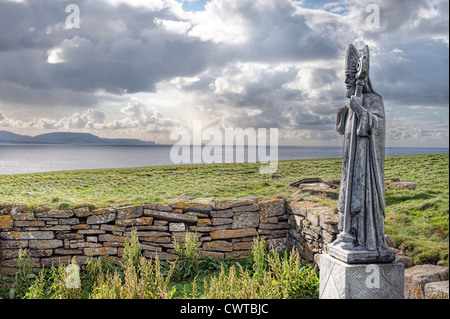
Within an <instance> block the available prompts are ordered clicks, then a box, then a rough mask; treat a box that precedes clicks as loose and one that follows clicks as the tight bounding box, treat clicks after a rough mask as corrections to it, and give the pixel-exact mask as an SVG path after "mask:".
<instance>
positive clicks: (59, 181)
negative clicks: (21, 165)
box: [0, 154, 449, 262]
mask: <svg viewBox="0 0 450 319" xmlns="http://www.w3.org/2000/svg"><path fill="white" fill-rule="evenodd" d="M259 167H260V164H254V163H243V164H210V165H181V166H161V167H146V168H131V169H107V170H86V171H66V172H52V173H39V174H24V175H0V208H1V205H3V206H8V205H11V204H14V203H15V204H27V206H28V207H29V208H30V209H31V208H35V207H38V206H47V207H48V208H61V209H66V208H74V207H81V206H90V207H91V208H94V207H105V206H111V205H128V204H143V203H152V202H164V201H166V200H168V199H171V198H178V197H189V196H195V197H217V198H226V197H239V196H248V195H267V196H282V197H284V198H286V199H287V200H289V195H291V194H292V193H293V192H294V191H295V189H293V188H291V187H289V184H290V183H292V182H295V181H297V180H299V179H301V178H304V177H321V178H322V179H324V180H326V179H330V178H338V177H340V167H341V161H340V160H339V159H314V160H291V161H281V162H279V168H278V174H281V175H283V176H284V177H283V178H281V179H272V177H271V175H261V174H259ZM448 174H449V158H448V154H437V155H415V156H405V157H391V158H386V169H385V176H386V178H394V177H397V178H400V179H401V180H402V181H410V182H415V183H417V184H418V188H417V189H416V190H414V191H411V190H396V189H391V188H389V187H388V188H387V191H386V195H387V196H386V204H387V216H386V232H387V233H388V234H391V235H392V236H393V238H394V240H395V241H396V243H399V244H404V245H405V246H406V247H407V248H408V249H410V250H411V252H413V253H414V256H415V258H416V259H415V261H416V262H427V261H429V262H432V261H436V260H439V259H442V258H445V259H447V258H448V236H447V239H443V238H442V236H441V235H439V231H438V232H437V234H434V235H433V233H436V229H437V227H439V229H440V230H442V231H443V232H445V233H447V234H448V222H449V219H448V218H449V216H448V211H449V197H448V196H449V175H448ZM325 204H329V205H333V203H332V202H329V201H328V202H326V201H325ZM439 229H437V230H439ZM446 240H447V241H446ZM421 251H422V252H421ZM445 254H447V258H446V256H445Z"/></svg>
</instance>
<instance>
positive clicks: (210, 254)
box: [201, 250, 225, 259]
mask: <svg viewBox="0 0 450 319" xmlns="http://www.w3.org/2000/svg"><path fill="white" fill-rule="evenodd" d="M201 253H202V256H203V257H211V258H215V259H223V258H224V257H225V253H221V252H217V251H208V250H202V252H201Z"/></svg>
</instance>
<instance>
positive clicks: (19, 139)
mask: <svg viewBox="0 0 450 319" xmlns="http://www.w3.org/2000/svg"><path fill="white" fill-rule="evenodd" d="M0 144H78V145H80V144H81V145H87V144H91V145H155V142H152V141H151V142H147V141H141V140H138V139H122V138H100V137H98V136H95V135H93V134H90V133H69V132H57V133H47V134H41V135H37V136H28V135H20V134H15V133H11V132H8V131H0Z"/></svg>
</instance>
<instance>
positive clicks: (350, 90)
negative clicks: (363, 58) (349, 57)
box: [345, 74, 356, 98]
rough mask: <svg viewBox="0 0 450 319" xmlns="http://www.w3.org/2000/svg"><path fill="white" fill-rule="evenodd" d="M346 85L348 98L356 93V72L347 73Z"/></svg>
mask: <svg viewBox="0 0 450 319" xmlns="http://www.w3.org/2000/svg"><path fill="white" fill-rule="evenodd" d="M345 86H346V88H347V93H346V94H345V95H346V96H347V97H348V98H351V97H352V95H354V94H355V90H356V76H355V75H354V74H346V75H345Z"/></svg>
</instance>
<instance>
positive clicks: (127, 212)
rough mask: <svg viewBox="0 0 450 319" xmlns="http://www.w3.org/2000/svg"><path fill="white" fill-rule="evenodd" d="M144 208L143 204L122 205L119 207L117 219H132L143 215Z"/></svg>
mask: <svg viewBox="0 0 450 319" xmlns="http://www.w3.org/2000/svg"><path fill="white" fill-rule="evenodd" d="M143 211H144V208H143V206H142V205H138V206H127V207H120V208H118V209H117V219H130V218H138V217H141V216H142V213H143Z"/></svg>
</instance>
